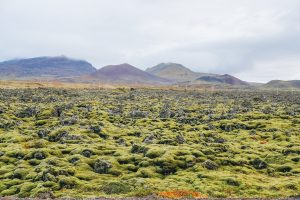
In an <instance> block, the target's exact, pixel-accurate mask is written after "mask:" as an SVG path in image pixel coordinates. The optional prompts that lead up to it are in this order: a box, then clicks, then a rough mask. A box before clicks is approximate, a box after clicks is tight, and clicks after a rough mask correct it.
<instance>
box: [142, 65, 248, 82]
mask: <svg viewBox="0 0 300 200" xmlns="http://www.w3.org/2000/svg"><path fill="white" fill-rule="evenodd" d="M146 72H149V73H151V74H153V75H156V76H159V77H162V78H166V79H169V80H173V81H175V82H178V83H180V82H182V83H186V84H192V85H196V84H229V85H244V86H246V85H249V84H248V83H247V82H245V81H242V80H240V79H238V78H236V77H234V76H231V75H228V74H224V75H219V74H209V73H199V72H194V71H192V70H190V69H188V68H187V67H185V66H183V65H181V64H177V63H161V64H158V65H156V66H154V67H151V68H148V69H146Z"/></svg>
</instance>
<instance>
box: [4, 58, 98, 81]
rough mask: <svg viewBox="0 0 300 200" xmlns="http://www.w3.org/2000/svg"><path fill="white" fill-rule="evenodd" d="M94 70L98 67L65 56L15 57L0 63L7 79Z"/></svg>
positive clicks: (68, 75)
mask: <svg viewBox="0 0 300 200" xmlns="http://www.w3.org/2000/svg"><path fill="white" fill-rule="evenodd" d="M94 71H96V68H94V67H93V66H92V65H91V64H90V63H88V62H86V61H84V60H74V59H70V58H67V57H64V56H58V57H36V58H28V59H15V60H9V61H5V62H1V63H0V77H1V78H6V79H14V78H17V79H30V78H41V77H43V78H60V77H74V76H81V75H85V74H90V73H92V72H94Z"/></svg>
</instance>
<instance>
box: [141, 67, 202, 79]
mask: <svg viewBox="0 0 300 200" xmlns="http://www.w3.org/2000/svg"><path fill="white" fill-rule="evenodd" d="M146 72H148V73H150V74H153V75H155V76H159V77H162V78H166V79H169V80H173V81H176V82H185V81H191V80H195V79H196V78H198V77H200V76H202V75H204V74H203V73H197V72H193V71H192V70H190V69H188V68H187V67H185V66H183V65H181V64H177V63H161V64H158V65H156V66H154V67H151V68H148V69H146Z"/></svg>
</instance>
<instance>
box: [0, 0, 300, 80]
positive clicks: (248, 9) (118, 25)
mask: <svg viewBox="0 0 300 200" xmlns="http://www.w3.org/2000/svg"><path fill="white" fill-rule="evenodd" d="M0 27H1V31H0V45H1V50H0V60H6V59H12V58H18V57H35V56H42V55H48V56H55V55H62V54H63V55H66V56H70V57H74V58H82V59H86V60H88V61H90V62H91V63H92V64H93V65H94V66H96V67H97V68H100V67H102V66H104V65H108V64H118V63H124V62H128V63H131V64H133V65H135V66H137V67H139V68H141V69H145V68H147V67H151V66H153V65H156V64H158V63H160V62H178V63H181V64H184V65H186V66H187V67H190V68H192V69H193V70H195V71H199V72H213V73H230V74H233V75H236V76H238V77H240V78H242V79H244V80H247V81H260V82H266V81H268V80H271V79H285V80H287V79H300V1H299V0H284V1H282V0H264V1H261V0H226V1H224V0H209V1H208V0H203V1H199V0H185V1H182V0H143V1H142V0H126V1H124V0H109V1H107V0H26V1H23V0H0Z"/></svg>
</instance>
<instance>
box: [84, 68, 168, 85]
mask: <svg viewBox="0 0 300 200" xmlns="http://www.w3.org/2000/svg"><path fill="white" fill-rule="evenodd" d="M81 80H85V81H87V82H104V83H119V84H169V83H171V81H170V80H167V79H164V78H161V77H157V76H155V75H152V74H150V73H147V72H145V71H143V70H140V69H138V68H136V67H134V66H132V65H129V64H127V63H124V64H120V65H108V66H105V67H103V68H101V69H99V70H97V71H96V72H94V73H92V74H90V75H89V76H85V77H82V78H81Z"/></svg>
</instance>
